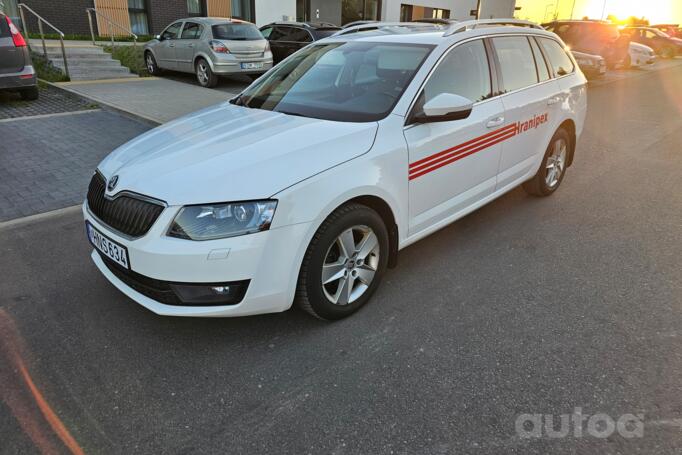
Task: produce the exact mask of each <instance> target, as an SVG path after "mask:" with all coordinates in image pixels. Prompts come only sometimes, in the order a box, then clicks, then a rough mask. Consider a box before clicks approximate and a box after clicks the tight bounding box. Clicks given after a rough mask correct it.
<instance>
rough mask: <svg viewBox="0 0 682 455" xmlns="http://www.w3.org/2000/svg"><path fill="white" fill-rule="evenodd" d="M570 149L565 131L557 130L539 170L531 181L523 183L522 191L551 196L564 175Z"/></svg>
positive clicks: (568, 136) (534, 194)
mask: <svg viewBox="0 0 682 455" xmlns="http://www.w3.org/2000/svg"><path fill="white" fill-rule="evenodd" d="M557 147H558V148H557ZM571 147H572V146H571V137H570V135H569V134H568V132H567V131H566V130H565V129H563V128H559V129H558V130H557V132H556V133H554V136H552V140H551V141H549V146H548V147H547V151H546V152H545V156H544V158H543V159H542V164H541V165H540V169H538V172H537V173H536V174H535V176H533V178H532V179H530V180H528V181H527V182H524V184H523V189H524V190H525V191H526V193H528V194H530V195H532V196H539V197H544V196H549V195H551V194H553V193H554V192H555V191H556V190H557V189H558V188H559V186H560V185H561V182H562V181H563V180H564V176H565V175H566V169H567V165H568V162H569V158H570V154H571ZM557 170H558V171H559V174H558V176H557V174H556V172H557Z"/></svg>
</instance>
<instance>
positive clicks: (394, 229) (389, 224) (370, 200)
mask: <svg viewBox="0 0 682 455" xmlns="http://www.w3.org/2000/svg"><path fill="white" fill-rule="evenodd" d="M351 202H355V203H358V204H362V205H364V206H367V207H369V208H371V209H372V210H374V211H375V212H377V213H378V214H379V216H380V217H381V219H382V220H383V221H384V224H385V225H386V229H387V230H388V242H389V245H388V266H389V267H390V268H394V267H395V266H396V265H397V264H398V239H399V235H398V223H397V222H396V219H395V215H394V214H393V210H392V209H391V206H390V205H388V202H386V201H385V200H383V199H382V198H380V197H379V196H374V195H364V196H357V197H354V198H352V199H349V200H348V201H346V202H344V203H343V204H341V205H339V206H338V207H336V208H335V209H334V211H336V210H337V209H338V208H339V207H341V206H342V205H344V204H348V203H351ZM334 211H332V213H333V212H334Z"/></svg>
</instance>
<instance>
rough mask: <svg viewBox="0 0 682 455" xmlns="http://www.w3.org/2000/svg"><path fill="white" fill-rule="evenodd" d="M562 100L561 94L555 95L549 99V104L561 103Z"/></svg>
mask: <svg viewBox="0 0 682 455" xmlns="http://www.w3.org/2000/svg"><path fill="white" fill-rule="evenodd" d="M560 102H561V97H560V96H553V97H551V98H550V99H548V100H547V106H552V105H554V104H557V103H560Z"/></svg>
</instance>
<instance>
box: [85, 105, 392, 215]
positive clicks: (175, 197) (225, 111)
mask: <svg viewBox="0 0 682 455" xmlns="http://www.w3.org/2000/svg"><path fill="white" fill-rule="evenodd" d="M377 127H378V124H377V123H347V122H332V121H328V120H320V119H312V118H304V117H297V116H291V115H286V114H281V113H278V112H272V111H265V110H259V109H249V108H245V107H240V106H234V105H232V104H229V103H227V102H226V103H222V104H219V105H217V106H214V107H211V108H207V109H204V110H202V111H199V112H196V113H194V114H191V115H189V116H186V117H182V118H180V119H178V120H175V121H173V122H170V123H168V124H166V125H164V126H161V127H159V128H156V129H154V130H151V131H149V132H147V133H145V134H143V135H142V136H140V137H138V138H137V139H134V140H132V141H131V142H129V143H127V144H125V145H123V146H122V147H120V148H118V149H117V150H115V151H114V152H112V153H111V154H110V155H109V156H108V157H107V158H105V159H104V161H102V163H100V165H99V167H98V169H99V170H100V172H101V173H102V174H103V176H104V177H105V178H106V179H107V180H108V179H109V178H111V177H113V176H114V175H117V176H118V184H117V185H116V187H115V189H114V190H113V192H108V193H109V194H115V193H118V192H120V191H132V192H135V193H140V194H143V195H146V196H150V197H154V198H157V199H161V200H163V201H165V202H167V203H168V204H169V205H185V204H203V203H208V202H226V201H239V200H249V199H260V198H268V197H270V196H272V195H274V194H276V193H278V192H279V191H281V190H283V189H285V188H287V187H289V186H291V185H294V184H296V183H298V182H300V181H301V180H304V179H306V178H309V177H311V176H313V175H315V174H317V173H320V172H322V171H324V170H326V169H329V168H331V167H333V166H336V165H338V164H340V163H343V162H344V161H348V160H351V159H353V158H355V157H357V156H360V155H362V154H364V153H366V152H368V151H369V149H370V148H371V147H372V144H373V143H374V138H375V136H376V131H377Z"/></svg>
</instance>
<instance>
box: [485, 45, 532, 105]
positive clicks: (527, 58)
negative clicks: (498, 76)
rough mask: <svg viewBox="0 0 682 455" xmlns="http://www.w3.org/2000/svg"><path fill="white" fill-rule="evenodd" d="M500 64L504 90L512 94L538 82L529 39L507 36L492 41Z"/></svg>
mask: <svg viewBox="0 0 682 455" xmlns="http://www.w3.org/2000/svg"><path fill="white" fill-rule="evenodd" d="M492 43H493V46H494V47H495V53H496V54H497V60H498V61H499V63H500V71H501V73H502V81H503V84H504V90H505V91H506V92H511V91H514V90H519V89H522V88H524V87H529V86H531V85H533V84H536V83H537V82H538V75H537V69H536V68H535V59H534V58H533V51H531V48H530V43H529V42H528V38H526V37H525V36H505V37H499V38H493V39H492Z"/></svg>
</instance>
